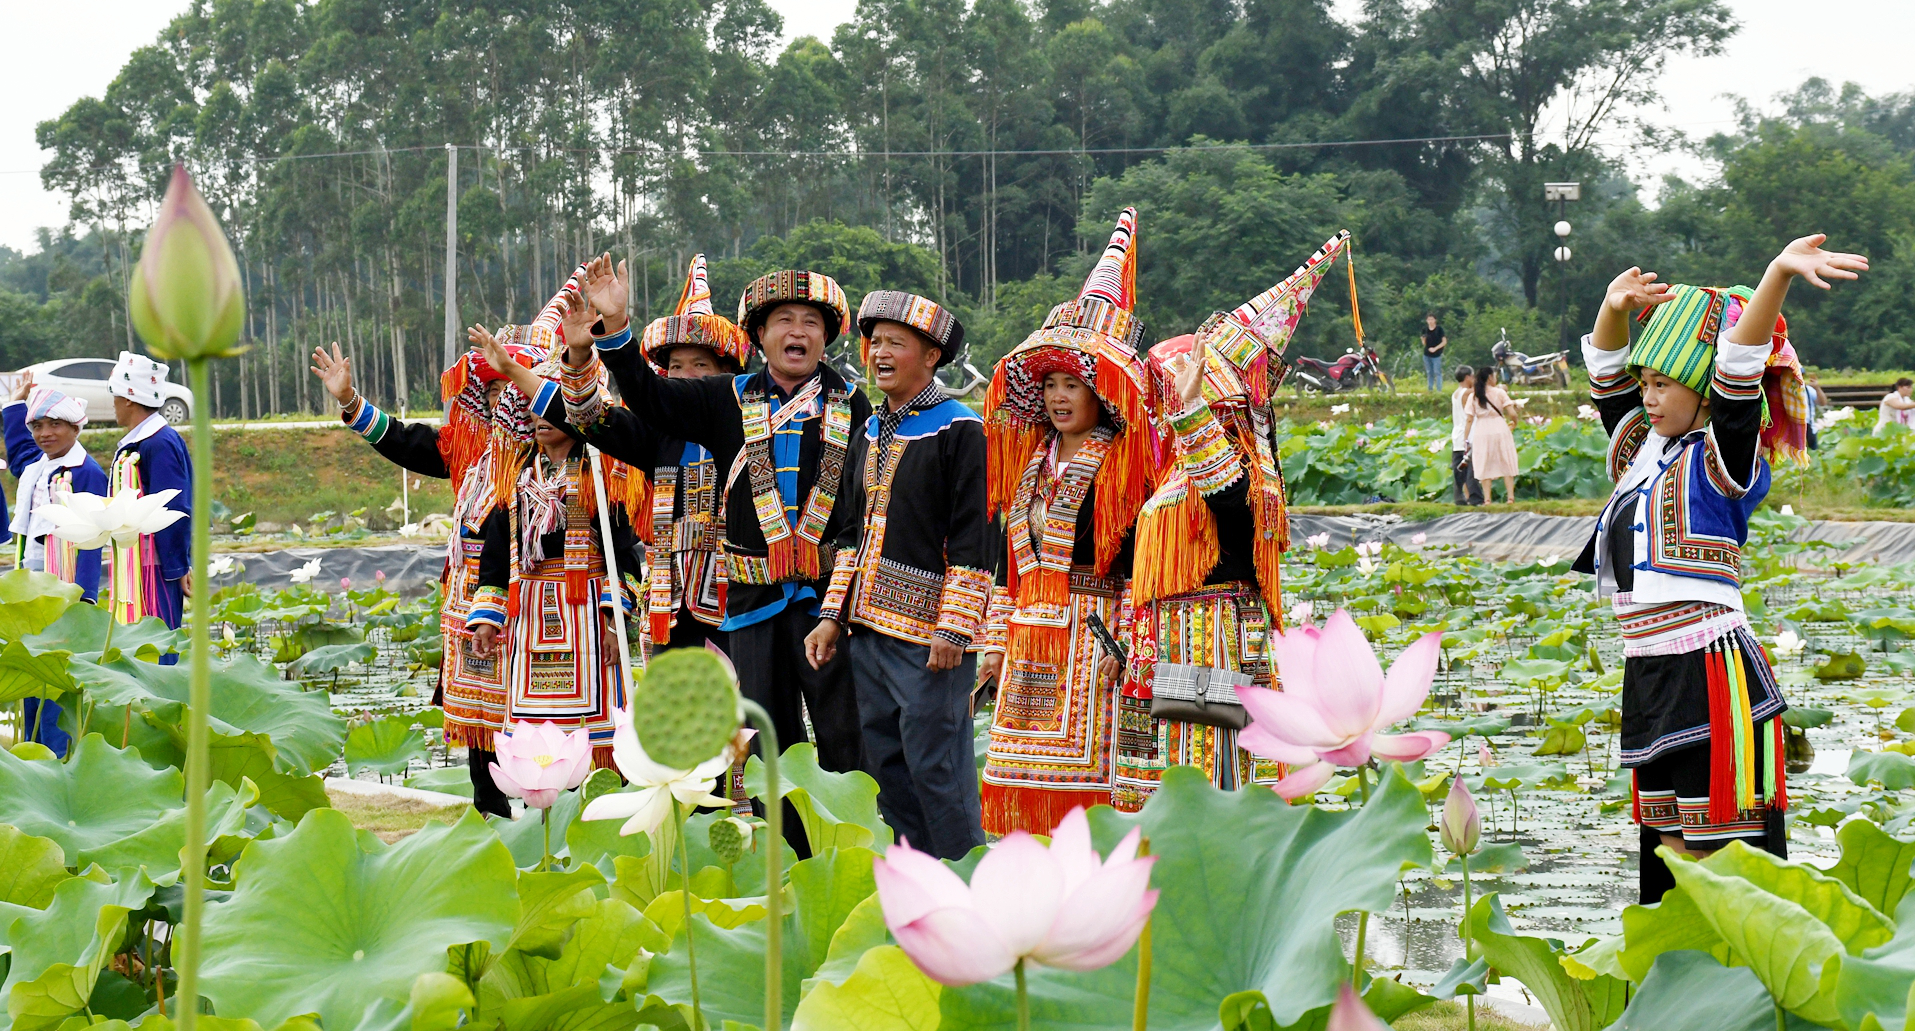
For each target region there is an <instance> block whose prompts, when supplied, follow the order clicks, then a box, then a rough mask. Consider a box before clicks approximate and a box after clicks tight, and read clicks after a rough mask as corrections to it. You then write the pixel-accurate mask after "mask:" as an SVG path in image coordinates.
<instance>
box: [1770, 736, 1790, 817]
mask: <svg viewBox="0 0 1915 1031" xmlns="http://www.w3.org/2000/svg"><path fill="white" fill-rule="evenodd" d="M1769 724H1770V727H1771V731H1770V732H1771V733H1773V734H1774V735H1775V790H1774V797H1773V798H1770V799H1769V805H1771V806H1773V807H1775V808H1776V809H1778V810H1786V809H1788V807H1789V769H1788V761H1789V751H1788V747H1789V738H1788V734H1787V732H1785V731H1784V730H1783V729H1782V717H1780V716H1777V717H1776V718H1774V719H1772V720H1770V721H1769Z"/></svg>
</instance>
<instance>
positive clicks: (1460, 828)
mask: <svg viewBox="0 0 1915 1031" xmlns="http://www.w3.org/2000/svg"><path fill="white" fill-rule="evenodd" d="M1437 831H1438V833H1439V834H1440V835H1441V836H1442V838H1443V847H1444V848H1446V849H1449V850H1450V852H1452V853H1454V854H1455V855H1459V856H1467V855H1469V854H1470V853H1472V852H1475V851H1476V843H1477V841H1478V839H1480V838H1481V837H1482V835H1483V815H1482V814H1481V813H1479V812H1477V810H1476V797H1475V796H1474V795H1471V794H1470V792H1469V788H1466V787H1464V786H1463V778H1462V777H1456V778H1454V779H1452V780H1451V781H1450V794H1449V797H1448V798H1446V799H1444V800H1443V819H1442V822H1441V823H1439V824H1437Z"/></svg>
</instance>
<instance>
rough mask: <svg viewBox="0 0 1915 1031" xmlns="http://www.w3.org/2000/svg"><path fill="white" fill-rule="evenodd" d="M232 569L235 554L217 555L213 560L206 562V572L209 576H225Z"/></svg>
mask: <svg viewBox="0 0 1915 1031" xmlns="http://www.w3.org/2000/svg"><path fill="white" fill-rule="evenodd" d="M232 571H233V556H231V555H215V556H214V557H213V560H212V561H210V562H208V563H206V573H207V575H209V576H225V575H226V574H227V573H230V572H232Z"/></svg>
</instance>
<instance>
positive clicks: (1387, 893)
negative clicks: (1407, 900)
mask: <svg viewBox="0 0 1915 1031" xmlns="http://www.w3.org/2000/svg"><path fill="white" fill-rule="evenodd" d="M1090 819H1091V829H1092V833H1093V838H1094V840H1095V841H1096V843H1097V845H1098V848H1099V849H1100V850H1101V851H1108V850H1109V849H1110V848H1111V847H1112V846H1114V845H1115V844H1116V843H1117V841H1118V839H1119V838H1121V837H1122V836H1123V834H1124V833H1125V832H1127V831H1128V830H1129V829H1130V828H1131V827H1141V828H1142V829H1143V832H1144V834H1145V835H1146V836H1148V837H1149V838H1150V842H1151V851H1152V853H1154V854H1155V855H1157V856H1159V857H1160V858H1159V859H1158V860H1157V863H1156V865H1155V866H1154V867H1153V868H1152V870H1151V886H1152V887H1155V888H1157V889H1159V891H1160V892H1161V894H1160V895H1159V896H1158V899H1157V908H1156V910H1155V915H1154V916H1153V918H1152V921H1151V936H1152V957H1153V959H1152V967H1151V989H1150V1026H1151V1027H1152V1028H1155V1029H1157V1031H1182V1029H1193V1031H1209V1029H1211V1028H1215V1027H1216V1026H1217V1007H1218V1005H1219V1003H1220V1002H1221V1001H1222V1000H1223V999H1225V998H1226V997H1228V996H1231V995H1234V994H1236V993H1238V992H1243V991H1260V992H1262V993H1263V994H1264V996H1265V997H1266V998H1267V999H1268V1005H1269V1006H1270V1007H1271V1009H1272V1011H1273V1019H1274V1020H1275V1022H1276V1023H1277V1025H1278V1026H1286V1025H1289V1024H1294V1023H1296V1022H1297V1021H1298V1020H1300V1019H1302V1018H1303V1016H1304V1015H1305V1014H1307V1013H1309V1012H1310V1011H1312V1010H1317V1009H1320V1008H1323V1007H1327V1006H1328V1005H1330V1003H1331V1002H1333V1001H1334V1000H1335V998H1336V989H1337V985H1338V984H1339V983H1340V982H1342V981H1344V980H1346V979H1348V977H1349V976H1350V965H1349V962H1348V961H1347V960H1346V959H1345V958H1344V954H1343V945H1342V942H1341V941H1340V940H1339V939H1338V937H1337V935H1336V931H1335V926H1334V921H1335V917H1336V915H1337V914H1338V913H1346V912H1349V911H1351V910H1368V911H1371V912H1381V911H1383V910H1386V909H1388V908H1390V906H1391V905H1392V903H1393V901H1394V896H1395V890H1396V879H1397V876H1398V875H1399V874H1400V873H1401V872H1402V870H1403V867H1404V864H1406V863H1407V864H1413V865H1417V866H1427V865H1428V864H1429V862H1430V854H1431V849H1430V840H1429V835H1428V834H1427V833H1426V831H1425V830H1424V828H1425V827H1426V826H1427V825H1428V822H1429V813H1428V811H1427V810H1426V809H1425V808H1424V806H1423V799H1422V796H1421V795H1420V794H1419V793H1418V792H1417V790H1416V786H1415V785H1414V784H1412V783H1410V782H1409V781H1408V780H1407V779H1405V778H1404V776H1403V774H1402V773H1401V772H1400V771H1399V770H1397V769H1394V768H1391V769H1388V770H1386V771H1385V772H1384V776H1383V778H1382V781H1381V784H1380V786H1379V789H1378V790H1377V791H1376V792H1375V793H1374V794H1373V795H1372V797H1371V799H1370V801H1369V804H1367V805H1365V806H1363V807H1362V808H1361V809H1358V810H1356V811H1354V812H1337V813H1333V812H1326V811H1323V810H1320V809H1316V808H1314V807H1308V806H1297V807H1292V806H1290V805H1288V804H1286V803H1285V802H1284V801H1283V800H1282V799H1280V798H1278V797H1277V796H1276V795H1275V794H1274V793H1272V792H1268V791H1234V792H1223V791H1218V790H1217V789H1216V788H1214V787H1212V786H1211V785H1210V783H1209V781H1208V780H1206V779H1205V777H1204V775H1203V774H1202V773H1200V772H1199V771H1197V770H1194V769H1189V768H1186V767H1176V768H1173V769H1171V770H1169V771H1168V772H1166V773H1165V774H1164V780H1163V785H1162V787H1161V788H1160V789H1159V790H1158V792H1157V794H1156V795H1155V796H1154V797H1153V798H1152V799H1151V800H1150V802H1149V803H1148V804H1146V805H1145V806H1144V810H1143V812H1141V813H1136V814H1120V813H1117V812H1115V811H1114V810H1110V809H1105V808H1103V807H1098V808H1096V809H1093V810H1092V811H1091V814H1090ZM960 868H962V867H960ZM1028 979H1029V983H1030V990H1031V1009H1032V1017H1033V1019H1034V1020H1043V1021H1045V1022H1047V1023H1055V1024H1058V1025H1064V1026H1071V1025H1081V1026H1086V1027H1099V1028H1107V1027H1122V1026H1125V1025H1127V1024H1128V1023H1129V1022H1130V1016H1131V1014H1130V1000H1131V995H1132V992H1133V990H1134V988H1135V985H1136V980H1137V965H1136V958H1135V953H1134V950H1133V954H1132V955H1131V956H1128V957H1126V958H1125V959H1123V960H1120V961H1118V962H1117V963H1116V964H1113V965H1112V966H1109V967H1106V968H1104V969H1103V970H1100V971H1096V972H1094V973H1072V972H1069V971H1059V970H1051V969H1047V968H1037V969H1035V970H1033V971H1030V972H1029V973H1028ZM1013 1000H1014V988H1013V983H1012V979H1011V977H1010V976H1009V975H1006V976H1004V977H1001V978H998V979H997V980H995V981H991V982H988V983H986V984H979V985H972V986H970V987H968V988H950V989H946V990H945V991H944V993H943V994H942V996H941V997H940V999H939V1006H940V1009H941V1010H942V1011H943V1014H944V1025H943V1026H944V1027H945V1028H946V1029H947V1031H965V1029H972V1028H1010V1027H1012V1026H1014V1023H1015V1016H1014V1013H1013V1010H1014V1005H1013Z"/></svg>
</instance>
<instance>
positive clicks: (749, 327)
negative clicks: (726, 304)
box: [738, 269, 851, 344]
mask: <svg viewBox="0 0 1915 1031" xmlns="http://www.w3.org/2000/svg"><path fill="white" fill-rule="evenodd" d="M794 302H795V303H799V304H809V305H811V306H812V307H814V308H816V309H818V311H819V312H820V313H821V314H823V315H824V318H825V343H827V344H828V343H830V342H832V341H833V340H836V339H838V334H839V333H840V332H842V331H843V330H844V327H845V323H847V322H850V321H851V307H850V305H848V304H846V303H845V299H844V289H843V288H842V287H840V286H839V285H838V281H837V280H835V279H833V278H831V277H830V276H827V275H825V274H824V273H822V272H807V271H801V270H799V269H784V270H782V271H779V272H773V273H771V274H770V275H764V276H759V277H758V278H757V279H754V280H752V281H751V283H750V285H748V286H746V287H745V290H744V292H743V293H741V294H739V295H738V325H739V326H741V327H743V328H744V330H745V335H746V336H748V337H750V338H751V342H752V343H754V344H756V343H757V342H758V331H759V330H760V329H763V328H764V325H765V316H767V315H769V314H771V309H773V308H776V307H777V306H779V305H781V304H791V303H794Z"/></svg>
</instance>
